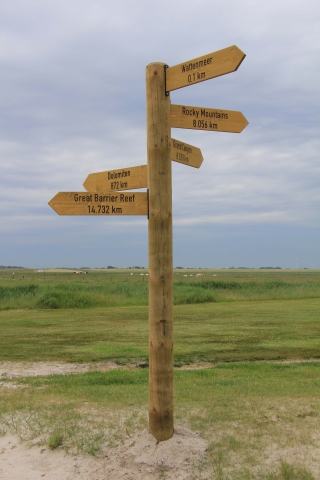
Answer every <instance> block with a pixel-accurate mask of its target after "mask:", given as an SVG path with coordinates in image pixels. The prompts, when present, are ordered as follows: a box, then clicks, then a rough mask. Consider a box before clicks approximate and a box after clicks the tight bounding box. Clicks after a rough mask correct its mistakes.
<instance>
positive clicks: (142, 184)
mask: <svg viewBox="0 0 320 480" xmlns="http://www.w3.org/2000/svg"><path fill="white" fill-rule="evenodd" d="M83 186H84V188H85V189H86V190H87V191H88V192H111V191H113V190H117V191H118V190H131V189H132V188H146V187H147V186H148V180H147V165H140V166H138V167H128V168H120V169H118V170H109V171H107V172H97V173H90V174H89V175H88V176H87V178H86V179H85V181H84V183H83Z"/></svg>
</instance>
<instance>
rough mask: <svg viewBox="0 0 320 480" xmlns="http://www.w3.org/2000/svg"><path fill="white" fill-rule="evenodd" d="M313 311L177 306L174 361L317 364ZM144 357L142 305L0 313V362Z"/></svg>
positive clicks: (283, 306) (309, 305)
mask: <svg viewBox="0 0 320 480" xmlns="http://www.w3.org/2000/svg"><path fill="white" fill-rule="evenodd" d="M319 311H320V300H319V299H309V300H274V301H260V302H233V303H219V304H216V303H215V304H207V303H206V304H199V305H179V306H176V307H174V349H175V362H176V363H177V364H183V363H186V364H188V363H191V362H195V361H209V362H219V361H228V362H233V361H245V360H271V359H286V358H319V357H320V323H319ZM147 357H148V309H147V307H120V308H115V307H112V308H99V309H83V310H81V309H77V310H44V311H41V310H18V311H17V310H7V311H2V312H1V315H0V360H2V361H4V360H11V361H39V360H62V361H73V362H75V361H77V362H87V361H101V360H123V361H129V360H131V359H142V360H143V361H146V360H147Z"/></svg>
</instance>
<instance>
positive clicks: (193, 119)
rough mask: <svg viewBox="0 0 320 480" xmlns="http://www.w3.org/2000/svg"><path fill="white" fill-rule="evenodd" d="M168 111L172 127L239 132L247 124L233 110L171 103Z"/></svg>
mask: <svg viewBox="0 0 320 480" xmlns="http://www.w3.org/2000/svg"><path fill="white" fill-rule="evenodd" d="M170 111H171V117H170V118H171V127H173V128H189V129H192V130H206V131H209V132H229V133H241V132H242V130H244V128H246V126H247V125H248V124H249V122H248V120H247V119H246V118H245V116H244V115H243V114H242V113H241V112H237V111H234V110H220V109H218V108H206V107H190V106H185V105H171V109H170Z"/></svg>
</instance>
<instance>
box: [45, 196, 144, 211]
mask: <svg viewBox="0 0 320 480" xmlns="http://www.w3.org/2000/svg"><path fill="white" fill-rule="evenodd" d="M48 205H50V207H51V208H52V209H53V210H54V211H55V212H56V213H58V214H59V215H91V216H93V215H104V216H109V215H148V193H147V192H137V193H135V192H124V193H120V192H109V193H96V192H59V193H57V195H55V196H54V197H53V198H52V199H51V200H50V202H48Z"/></svg>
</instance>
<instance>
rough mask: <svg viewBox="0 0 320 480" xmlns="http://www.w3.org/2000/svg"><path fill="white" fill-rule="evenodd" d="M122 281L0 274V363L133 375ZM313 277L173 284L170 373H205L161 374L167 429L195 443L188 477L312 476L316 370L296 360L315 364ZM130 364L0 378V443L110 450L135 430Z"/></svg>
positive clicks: (135, 382)
mask: <svg viewBox="0 0 320 480" xmlns="http://www.w3.org/2000/svg"><path fill="white" fill-rule="evenodd" d="M133 272H134V275H132V276H131V275H130V273H131V270H127V271H124V270H115V271H113V270H112V271H109V270H108V271H106V270H105V271H90V273H89V274H88V275H85V276H75V275H74V274H73V273H72V272H58V271H48V272H44V273H39V274H38V273H35V272H28V271H22V270H21V271H16V273H15V279H14V280H13V279H12V272H11V271H8V272H7V271H4V272H2V271H0V310H1V312H0V361H13V362H20V361H22V362H31V361H63V362H67V361H70V362H100V361H105V360H112V361H115V362H116V363H118V364H121V365H129V364H135V365H137V367H138V365H147V364H148V307H147V295H148V282H147V278H148V277H146V276H140V272H143V273H146V271H144V270H142V271H139V272H137V271H133ZM198 272H199V273H204V274H205V276H204V277H200V278H199V277H198V278H196V277H195V274H196V273H198ZM319 273H320V272H319V271H282V270H279V271H265V270H261V271H260V270H250V271H240V270H223V271H207V270H198V271H197V270H184V271H182V272H181V271H180V270H179V274H180V275H179V276H178V277H176V276H175V277H174V299H175V306H174V361H175V366H176V367H180V366H185V367H187V366H188V365H191V366H192V364H194V363H195V364H196V365H197V366H198V367H199V365H200V366H201V365H202V366H203V362H205V363H207V364H208V365H211V368H208V369H203V368H202V369H199V370H183V369H176V370H175V372H174V378H175V382H174V383H175V424H177V425H181V426H185V427H187V428H190V429H191V430H193V431H196V430H198V431H199V432H200V433H201V435H202V437H204V438H205V439H206V440H207V441H208V444H209V447H208V451H207V461H206V463H205V464H204V465H203V469H204V470H203V472H201V469H199V471H198V473H197V475H195V479H203V480H204V479H208V480H209V479H214V480H217V479H219V480H241V479H243V480H247V479H252V480H316V478H318V477H319V475H318V477H316V476H315V474H314V473H312V472H315V471H316V472H317V473H319V467H318V466H317V461H318V460H317V459H319V455H320V454H319V451H320V443H319V435H318V434H317V432H319V431H320V380H319V379H320V362H319V363H318V362H315V361H311V362H306V361H303V360H308V359H319V358H320V322H319V320H320V315H319V312H320V288H319V286H320V274H319ZM186 274H188V277H183V275H186ZM190 274H192V275H193V276H192V277H190ZM213 275H217V277H213ZM276 360H293V361H294V363H279V362H275V361H276ZM137 367H136V368H128V369H127V370H113V371H110V372H106V373H101V372H98V371H93V372H89V373H85V374H78V375H70V374H69V375H51V376H47V377H41V376H38V377H28V378H19V379H11V380H10V379H6V377H5V376H4V377H3V378H2V379H1V382H0V433H1V434H4V433H5V432H6V431H8V432H13V433H16V434H17V435H18V436H19V437H20V438H21V439H22V440H34V441H39V442H40V443H45V444H47V445H48V446H49V448H51V449H56V448H64V449H65V450H66V451H68V450H72V451H79V452H83V453H87V454H91V455H96V454H99V453H101V452H102V451H103V448H104V446H106V445H107V446H111V447H113V446H116V445H118V444H119V443H121V442H122V441H124V440H125V439H126V438H128V437H129V436H132V435H134V434H135V433H136V432H138V431H141V430H142V429H143V428H146V427H147V421H148V420H147V410H148V407H147V403H148V370H147V369H142V368H137ZM35 439H36V440H35ZM288 452H289V453H288ZM290 452H291V453H290ZM272 456H273V457H272ZM271 459H272V461H271ZM270 462H271V463H270ZM318 463H319V462H318ZM317 468H318V470H317Z"/></svg>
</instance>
